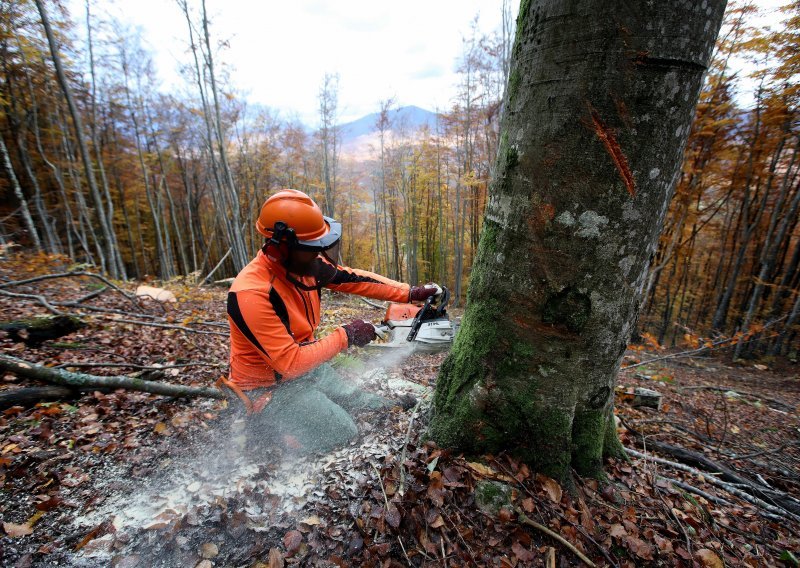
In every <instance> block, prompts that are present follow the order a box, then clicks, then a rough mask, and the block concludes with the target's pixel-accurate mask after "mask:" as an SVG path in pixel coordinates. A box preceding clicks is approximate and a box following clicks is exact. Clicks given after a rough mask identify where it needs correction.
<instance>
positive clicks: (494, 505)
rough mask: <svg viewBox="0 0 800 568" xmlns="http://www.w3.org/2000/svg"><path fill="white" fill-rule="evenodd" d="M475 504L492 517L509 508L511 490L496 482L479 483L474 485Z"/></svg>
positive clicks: (484, 481)
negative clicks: (504, 508)
mask: <svg viewBox="0 0 800 568" xmlns="http://www.w3.org/2000/svg"><path fill="white" fill-rule="evenodd" d="M475 504H476V505H477V506H478V508H479V509H480V510H482V511H484V512H485V513H487V514H489V515H492V516H493V517H494V516H496V515H497V513H499V512H500V509H502V508H503V507H510V506H511V488H510V487H509V486H508V485H506V484H505V483H500V482H498V481H489V480H482V481H479V482H478V483H477V484H475Z"/></svg>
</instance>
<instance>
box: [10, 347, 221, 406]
mask: <svg viewBox="0 0 800 568" xmlns="http://www.w3.org/2000/svg"><path fill="white" fill-rule="evenodd" d="M0 371H5V372H8V373H14V374H15V375H18V376H20V377H26V378H29V379H36V380H39V381H44V382H46V383H52V384H57V385H62V386H69V387H79V388H81V387H94V388H110V389H127V390H135V391H140V392H149V393H152V394H160V395H164V396H172V397H207V398H218V399H221V398H225V395H224V394H223V393H222V391H220V390H218V389H215V388H208V387H188V386H183V385H171V384H166V383H161V382H155V381H146V380H144V379H140V378H135V377H129V376H126V375H117V376H113V377H100V376H97V375H87V374H85V373H73V372H69V371H65V370H63V369H53V368H50V367H43V366H42V365H37V364H35V363H29V362H28V361H24V360H22V359H18V358H16V357H11V356H9V355H4V354H0Z"/></svg>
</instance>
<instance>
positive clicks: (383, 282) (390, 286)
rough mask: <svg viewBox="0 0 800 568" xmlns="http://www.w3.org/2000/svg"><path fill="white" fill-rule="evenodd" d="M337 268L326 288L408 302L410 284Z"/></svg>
mask: <svg viewBox="0 0 800 568" xmlns="http://www.w3.org/2000/svg"><path fill="white" fill-rule="evenodd" d="M335 268H336V274H334V275H333V277H332V278H331V279H330V281H329V282H328V283H327V284H326V285H325V287H326V288H330V289H331V290H334V291H336V292H345V293H347V294H358V295H359V296H365V297H367V298H373V299H375V300H385V301H387V302H400V303H407V302H408V294H409V290H410V289H411V287H410V286H409V285H408V284H403V283H402V282H395V281H394V280H390V279H389V278H386V277H384V276H381V275H379V274H373V273H372V272H367V271H366V270H358V269H357V268H349V267H347V266H336V267H335Z"/></svg>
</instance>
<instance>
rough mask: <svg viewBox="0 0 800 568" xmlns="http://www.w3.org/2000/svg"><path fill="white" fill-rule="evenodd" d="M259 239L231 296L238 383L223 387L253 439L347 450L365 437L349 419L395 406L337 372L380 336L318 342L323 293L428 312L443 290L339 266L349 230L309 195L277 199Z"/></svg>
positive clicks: (363, 330)
mask: <svg viewBox="0 0 800 568" xmlns="http://www.w3.org/2000/svg"><path fill="white" fill-rule="evenodd" d="M256 229H257V230H258V232H259V233H261V234H262V235H264V237H265V238H266V239H265V242H264V246H263V247H262V248H261V250H260V251H259V253H258V255H257V256H256V257H255V258H254V259H253V260H252V261H251V262H250V264H248V265H247V266H246V267H245V268H244V269H243V270H242V271H241V272H240V273H239V275H238V276H237V277H236V278H235V280H234V281H233V285H232V286H231V288H230V291H229V292H228V323H229V325H230V333H231V335H230V337H231V359H230V376H229V377H228V379H221V382H222V383H223V384H224V385H225V386H227V387H228V388H230V389H231V390H232V391H234V392H235V393H236V394H237V395H238V397H239V399H240V400H241V401H242V403H243V404H244V407H245V410H246V411H247V414H248V415H249V419H248V420H249V423H248V424H249V430H250V435H251V436H252V435H253V434H255V435H257V436H259V437H260V436H264V437H266V438H269V439H275V440H277V441H280V442H284V443H288V444H289V445H290V446H294V447H298V448H300V449H302V450H303V451H320V450H326V449H329V448H331V447H335V446H338V445H341V444H344V443H346V442H347V441H348V440H350V439H351V438H352V437H353V436H355V435H356V433H357V428H356V425H355V423H354V422H353V419H352V418H351V417H350V415H349V414H348V412H347V411H351V410H355V409H359V408H373V409H375V408H381V407H384V406H387V405H390V404H391V402H390V401H388V400H387V399H384V398H382V397H379V396H377V395H374V394H371V393H367V392H363V391H361V390H359V389H358V388H356V387H355V386H353V385H350V384H347V383H346V382H344V381H343V380H342V379H341V378H340V377H339V376H338V374H337V373H336V371H334V370H333V368H332V367H331V366H330V364H327V361H329V360H330V359H331V358H333V357H334V356H335V355H336V354H337V353H340V352H342V351H344V350H345V349H347V348H348V347H350V346H358V347H362V346H364V345H366V344H368V343H369V342H370V341H372V340H373V339H375V337H376V333H375V327H374V326H373V325H372V324H370V323H367V322H364V321H362V320H354V321H352V322H350V323H348V324H346V325H343V326H341V327H337V328H336V329H335V330H334V331H333V332H332V333H330V334H328V335H326V336H325V337H323V338H321V339H319V340H317V339H316V338H315V337H314V332H315V330H316V329H317V326H318V325H319V323H320V315H321V309H320V308H321V302H320V298H321V290H322V288H323V287H324V288H329V289H331V290H334V291H337V292H346V293H348V294H358V295H360V296H365V297H368V298H373V299H376V300H386V301H390V302H403V303H405V302H409V301H410V302H424V301H425V300H426V299H427V298H429V297H431V296H435V295H437V294H441V292H442V289H441V288H440V287H439V286H438V285H436V284H427V285H425V286H413V287H412V286H409V285H408V284H403V283H401V282H395V281H394V280H390V279H388V278H384V277H383V276H379V275H377V274H373V273H371V272H366V271H363V270H357V269H353V268H348V267H345V266H341V265H339V264H338V260H339V245H340V239H341V224H339V223H337V222H336V221H334V220H333V219H331V218H330V217H325V216H323V215H322V211H321V210H320V208H319V207H318V206H317V204H316V203H314V201H313V200H312V199H311V198H310V197H309V196H308V195H306V194H305V193H303V192H301V191H297V190H294V189H284V190H281V191H279V192H278V193H276V194H275V195H273V196H272V197H270V198H269V199H267V201H266V202H265V203H264V205H263V206H262V208H261V213H260V215H259V217H258V221H257V222H256ZM251 439H252V438H251Z"/></svg>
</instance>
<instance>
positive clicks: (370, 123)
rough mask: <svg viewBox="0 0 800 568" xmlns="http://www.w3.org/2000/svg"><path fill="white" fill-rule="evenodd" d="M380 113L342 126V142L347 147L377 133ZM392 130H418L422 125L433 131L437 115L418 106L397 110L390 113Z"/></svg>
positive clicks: (374, 113)
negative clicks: (358, 139)
mask: <svg viewBox="0 0 800 568" xmlns="http://www.w3.org/2000/svg"><path fill="white" fill-rule="evenodd" d="M379 114H380V113H377V112H373V113H372V114H368V115H366V116H362V117H361V118H359V119H357V120H354V121H352V122H347V123H345V124H342V125H341V126H340V127H339V128H340V132H341V134H342V142H343V143H344V144H345V145H347V144H349V143H351V142H353V141H355V140H356V139H357V138H358V137H360V136H365V135H368V134H372V133H373V132H376V131H377V128H376V127H375V123H376V122H377V121H378V116H379ZM389 122H390V127H389V128H390V129H391V130H396V129H397V128H398V127H400V126H404V127H406V128H408V129H410V130H416V129H418V128H420V127H421V126H422V125H424V124H427V125H428V127H429V128H430V129H431V130H434V129H435V128H436V113H435V112H431V111H429V110H425V109H424V108H419V107H418V106H404V107H401V108H398V109H396V110H392V111H389Z"/></svg>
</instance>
